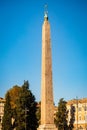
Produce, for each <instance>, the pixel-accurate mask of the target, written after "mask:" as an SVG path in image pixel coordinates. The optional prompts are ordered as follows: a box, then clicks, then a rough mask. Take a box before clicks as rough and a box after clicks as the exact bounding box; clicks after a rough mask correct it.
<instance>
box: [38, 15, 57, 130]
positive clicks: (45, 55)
mask: <svg viewBox="0 0 87 130" xmlns="http://www.w3.org/2000/svg"><path fill="white" fill-rule="evenodd" d="M45 16H46V17H45V18H44V23H43V26H42V77H41V125H40V126H39V128H38V130H57V129H56V127H55V125H54V105H53V103H54V102H53V84H52V57H51V41H50V39H51V38H50V24H49V22H48V16H47V15H45Z"/></svg>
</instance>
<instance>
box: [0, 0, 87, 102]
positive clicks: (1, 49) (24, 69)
mask: <svg viewBox="0 0 87 130" xmlns="http://www.w3.org/2000/svg"><path fill="white" fill-rule="evenodd" d="M45 3H47V4H48V15H49V22H50V25H51V42H52V67H53V89H54V102H55V103H56V104H57V102H58V101H59V99H60V98H62V97H63V98H64V99H65V100H70V99H73V98H76V96H78V98H84V97H87V0H0V97H4V95H5V93H6V91H7V90H8V89H10V88H11V87H12V86H14V85H16V84H17V85H19V86H21V85H22V84H23V82H24V80H28V81H29V82H30V89H31V90H32V92H33V93H34V95H35V97H36V100H37V101H39V100H40V89H41V44H42V24H43V19H44V4H45Z"/></svg>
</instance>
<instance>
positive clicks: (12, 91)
mask: <svg viewBox="0 0 87 130" xmlns="http://www.w3.org/2000/svg"><path fill="white" fill-rule="evenodd" d="M20 91H21V87H20V86H18V85H15V86H13V87H12V88H11V89H10V90H9V94H10V99H11V101H10V104H11V108H12V109H15V108H16V101H17V99H18V98H19V93H20Z"/></svg>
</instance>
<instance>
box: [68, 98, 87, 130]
mask: <svg viewBox="0 0 87 130" xmlns="http://www.w3.org/2000/svg"><path fill="white" fill-rule="evenodd" d="M71 105H73V106H74V107H75V122H74V130H87V98H83V99H73V100H70V101H68V102H67V109H68V111H69V113H68V122H69V120H70V106H71Z"/></svg>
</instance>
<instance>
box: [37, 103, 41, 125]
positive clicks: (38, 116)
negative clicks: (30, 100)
mask: <svg viewBox="0 0 87 130" xmlns="http://www.w3.org/2000/svg"><path fill="white" fill-rule="evenodd" d="M36 116H37V120H38V126H39V125H40V124H41V102H39V103H37V111H36Z"/></svg>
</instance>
